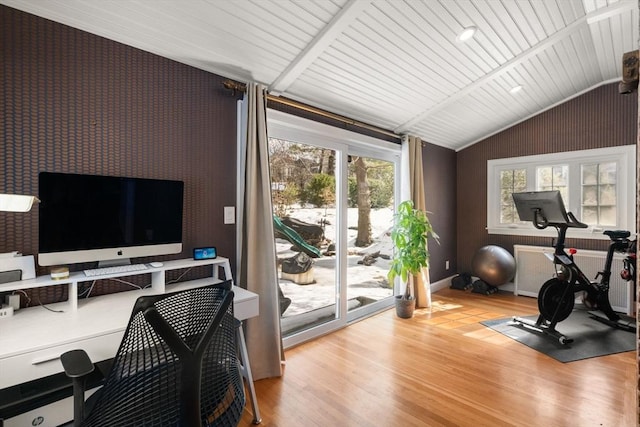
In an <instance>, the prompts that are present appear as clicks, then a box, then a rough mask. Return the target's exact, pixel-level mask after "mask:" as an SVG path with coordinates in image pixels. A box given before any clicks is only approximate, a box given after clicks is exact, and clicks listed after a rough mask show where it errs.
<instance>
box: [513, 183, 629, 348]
mask: <svg viewBox="0 0 640 427" xmlns="http://www.w3.org/2000/svg"><path fill="white" fill-rule="evenodd" d="M513 199H514V202H515V204H516V208H517V210H518V214H519V216H520V219H521V220H524V221H532V222H533V225H534V227H536V228H537V229H540V230H542V229H545V228H547V227H549V226H551V227H554V228H555V229H556V230H557V232H558V237H557V240H556V241H555V244H554V245H553V247H554V249H555V251H554V253H553V254H545V255H547V256H548V257H549V258H550V259H551V261H553V263H554V266H555V267H556V275H555V277H553V278H551V279H549V280H547V281H546V282H545V283H544V284H543V285H542V287H541V288H540V291H539V292H538V309H539V312H540V314H539V316H538V319H537V320H536V321H535V322H533V321H531V320H529V319H524V318H520V317H514V318H513V323H512V324H516V325H520V326H523V327H524V328H526V329H530V330H533V331H536V332H541V333H543V334H546V335H549V336H551V337H554V338H556V339H557V340H558V341H559V342H560V344H563V345H564V344H569V343H571V342H573V339H572V338H569V337H567V336H566V335H564V334H562V333H561V332H559V331H558V330H557V329H556V325H557V324H558V323H559V322H562V321H563V320H565V319H566V318H567V317H569V315H570V314H571V312H572V311H573V307H574V303H575V299H576V293H582V294H583V303H584V304H585V306H586V307H587V308H588V309H590V311H589V314H590V315H591V316H592V317H593V318H594V319H596V320H599V321H601V322H604V323H606V324H607V325H609V326H612V327H615V328H620V329H623V330H627V331H635V330H636V319H633V318H631V317H629V316H626V315H624V314H621V313H616V312H615V311H614V310H613V308H612V307H611V303H610V302H609V281H610V279H611V264H612V261H613V256H614V254H615V252H622V253H626V254H627V257H626V258H625V269H624V270H623V272H622V273H621V275H622V277H623V278H627V277H628V280H633V282H634V283H635V267H636V262H635V261H636V259H635V248H636V241H635V240H630V239H629V237H630V235H631V233H630V232H629V231H624V230H615V231H614V230H607V231H605V232H604V233H603V234H605V235H607V236H608V237H609V238H610V239H611V242H610V243H609V249H608V250H607V257H606V260H605V264H604V268H603V270H602V271H600V272H598V274H597V276H596V277H595V280H589V279H588V278H587V277H586V276H585V274H584V273H583V272H582V271H581V270H580V268H579V267H578V266H577V265H576V263H575V262H574V260H573V254H574V253H575V250H570V251H569V253H567V252H565V238H566V234H567V230H568V229H569V228H587V227H588V226H587V224H584V223H582V222H580V221H578V220H577V219H576V217H575V216H574V215H573V214H572V213H571V212H567V211H566V210H565V208H564V203H563V201H562V197H561V196H560V192H559V191H538V192H529V193H514V194H513ZM598 279H599V280H598Z"/></svg>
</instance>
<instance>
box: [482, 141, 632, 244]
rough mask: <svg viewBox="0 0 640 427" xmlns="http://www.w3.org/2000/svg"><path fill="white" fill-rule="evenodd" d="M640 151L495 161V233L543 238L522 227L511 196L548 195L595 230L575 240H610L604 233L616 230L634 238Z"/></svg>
mask: <svg viewBox="0 0 640 427" xmlns="http://www.w3.org/2000/svg"><path fill="white" fill-rule="evenodd" d="M635 150H636V147H635V145H628V146H622V147H611V148H601V149H595V150H583V151H571V152H565V153H553V154H544V155H538V156H527V157H514V158H508V159H496V160H489V161H488V162H487V229H488V231H489V233H491V234H514V235H540V233H541V231H540V230H537V229H535V228H534V227H533V225H532V224H531V223H528V222H522V221H520V218H519V217H518V213H517V211H516V209H515V205H514V203H513V198H512V196H511V194H513V193H516V192H522V191H545V190H558V191H560V194H561V195H562V199H563V201H564V203H565V207H566V209H567V211H571V212H573V213H574V214H575V215H576V217H577V218H578V219H579V220H581V221H582V222H584V223H586V224H587V225H589V228H588V229H572V231H571V237H581V238H591V239H606V238H607V237H606V236H603V235H602V231H603V230H604V229H611V228H619V229H625V230H630V231H632V232H634V231H635V179H636V178H635V171H636V169H635V160H636V154H635V152H636V151H635ZM545 232H546V233H548V234H549V235H553V234H554V233H555V231H554V230H544V231H542V233H545Z"/></svg>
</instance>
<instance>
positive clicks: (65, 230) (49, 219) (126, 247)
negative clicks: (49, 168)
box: [38, 172, 184, 266]
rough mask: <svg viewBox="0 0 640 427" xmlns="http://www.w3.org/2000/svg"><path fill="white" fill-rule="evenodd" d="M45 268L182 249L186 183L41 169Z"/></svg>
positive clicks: (118, 261)
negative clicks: (55, 171) (42, 170)
mask: <svg viewBox="0 0 640 427" xmlns="http://www.w3.org/2000/svg"><path fill="white" fill-rule="evenodd" d="M38 188H39V193H38V196H39V198H40V200H41V203H40V205H39V233H38V235H39V239H38V242H39V254H38V264H40V265H41V266H50V265H61V264H75V263H84V262H94V261H97V262H99V264H100V265H113V264H127V263H129V262H130V260H129V259H130V258H135V257H146V256H157V255H167V254H174V253H180V252H182V213H183V193H184V183H183V182H182V181H171V180H160V179H144V178H127V177H114V176H101V175H82V174H69V173H54V172H41V173H40V174H39V179H38Z"/></svg>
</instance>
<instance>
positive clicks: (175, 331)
mask: <svg viewBox="0 0 640 427" xmlns="http://www.w3.org/2000/svg"><path fill="white" fill-rule="evenodd" d="M61 360H62V364H63V366H64V368H65V372H66V373H67V375H68V376H70V377H71V378H72V379H73V383H74V426H109V427H116V426H162V427H165V426H188V427H193V426H237V425H238V422H239V421H240V417H241V415H242V411H243V410H244V406H245V394H244V385H243V382H242V376H241V375H240V370H239V365H238V357H237V348H236V330H235V323H234V318H233V292H232V291H231V281H227V282H224V283H221V284H216V285H211V286H205V287H201V288H195V289H189V290H186V291H179V292H173V293H168V294H163V295H151V296H142V297H139V298H138V300H137V301H136V303H135V306H134V308H133V312H132V314H131V318H130V320H129V324H128V326H127V329H126V331H125V334H124V337H123V339H122V342H121V344H120V348H119V349H118V352H117V354H116V357H115V359H114V360H113V365H112V368H111V370H110V372H109V373H108V375H107V376H106V379H105V383H104V386H103V387H102V388H101V389H99V390H98V391H97V392H96V393H95V394H94V395H93V396H91V397H90V398H89V399H88V401H87V402H86V405H85V402H84V384H83V383H84V380H83V378H84V376H85V375H86V374H88V373H90V372H91V371H93V369H94V365H93V363H91V361H90V360H89V357H88V356H87V354H86V353H85V352H84V351H83V350H72V351H70V352H67V353H65V354H63V355H62V356H61ZM85 409H86V411H85ZM85 412H86V416H85Z"/></svg>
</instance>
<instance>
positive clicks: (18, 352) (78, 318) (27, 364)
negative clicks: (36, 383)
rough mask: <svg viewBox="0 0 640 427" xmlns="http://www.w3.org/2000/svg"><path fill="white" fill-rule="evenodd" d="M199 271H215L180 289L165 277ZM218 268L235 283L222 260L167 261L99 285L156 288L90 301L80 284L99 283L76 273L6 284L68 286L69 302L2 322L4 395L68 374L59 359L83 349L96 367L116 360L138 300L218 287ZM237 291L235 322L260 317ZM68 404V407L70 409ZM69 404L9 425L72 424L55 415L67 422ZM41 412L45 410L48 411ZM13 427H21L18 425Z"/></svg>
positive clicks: (0, 385) (251, 296)
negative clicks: (143, 283)
mask: <svg viewBox="0 0 640 427" xmlns="http://www.w3.org/2000/svg"><path fill="white" fill-rule="evenodd" d="M200 265H213V266H214V268H213V274H212V277H211V278H204V279H197V280H191V281H187V282H180V283H176V284H166V283H165V271H167V270H173V269H182V268H190V267H195V266H200ZM219 268H222V269H223V270H224V272H225V277H228V278H231V269H230V267H229V261H228V259H226V258H222V257H218V258H216V259H215V260H203V261H194V260H177V261H167V262H165V263H164V265H163V266H162V267H159V268H150V269H149V270H145V271H143V272H135V273H126V274H119V275H112V276H100V277H98V279H103V278H111V277H122V276H132V275H136V274H146V273H151V280H152V287H150V288H148V289H143V290H132V291H129V292H119V293H115V294H109V295H103V296H99V297H94V298H89V299H86V300H82V299H78V298H77V285H78V282H82V281H92V280H94V279H96V278H95V277H94V278H90V279H88V278H86V277H85V276H84V274H83V273H75V274H73V275H71V277H70V278H69V279H65V280H63V281H56V282H53V283H51V281H50V279H48V278H38V279H30V280H25V281H23V282H12V283H6V284H1V285H0V292H2V291H7V290H17V289H28V288H31V287H39V286H48V285H51V284H59V285H60V286H69V290H70V298H69V301H67V302H63V303H56V304H48V305H47V307H49V308H51V309H53V310H63V311H64V312H62V313H56V312H52V311H50V310H47V309H45V308H43V307H40V306H34V307H29V308H25V309H21V310H18V311H17V312H15V313H14V315H13V316H12V317H9V318H6V319H1V320H0V389H4V388H7V387H11V386H14V385H18V384H22V383H24V382H27V381H31V380H35V379H39V378H43V377H46V376H48V375H53V374H57V373H60V372H63V370H62V364H61V363H60V361H59V357H60V355H61V354H62V353H64V352H65V351H68V350H73V349H79V348H81V349H84V350H85V351H86V352H87V354H89V357H90V358H91V360H93V361H94V362H98V361H101V360H106V359H110V358H112V357H113V356H115V354H116V351H117V349H118V346H119V345H120V341H121V340H122V337H123V335H124V330H125V328H126V326H127V323H128V321H129V317H130V316H131V310H132V308H133V304H134V303H135V301H136V299H137V298H138V297H139V296H141V295H147V294H157V293H163V292H173V291H178V290H184V289H191V288H194V287H200V286H205V285H209V284H211V283H216V282H219V281H220V279H219V278H218V269H219ZM233 291H234V314H235V317H236V318H237V319H238V320H244V319H248V318H250V317H255V316H257V315H258V306H259V304H258V295H257V294H255V293H252V292H249V291H247V290H245V289H242V288H238V287H236V286H234V287H233ZM238 332H239V334H238V339H239V343H240V350H241V352H240V357H241V362H242V371H243V374H244V376H245V378H246V379H247V381H248V383H249V384H248V385H249V388H250V392H251V398H252V405H253V410H254V416H255V420H256V421H258V420H259V411H258V407H257V402H256V401H255V392H254V390H253V381H252V378H251V370H250V367H249V361H248V357H247V353H246V346H245V343H244V336H243V335H242V329H241V328H240V329H239V331H238ZM65 400H68V402H66V403H65V402H64V401H65ZM65 400H63V401H59V402H56V403H55V404H54V405H58V407H56V408H50V407H47V408H46V412H47V414H48V415H47V416H44V415H43V413H39V412H38V410H34V411H29V412H27V413H25V414H22V415H20V416H19V417H14V418H12V419H11V420H6V421H5V426H6V427H9V426H12V425H16V426H17V425H31V423H32V421H33V420H35V419H36V418H37V417H43V420H42V423H41V424H39V425H40V427H47V426H53V427H55V426H56V425H59V424H61V423H63V422H66V421H68V420H65V419H61V418H59V417H57V416H55V414H57V415H58V416H61V417H63V418H64V417H65V414H67V415H66V418H69V417H71V414H72V413H73V412H72V410H71V406H70V402H71V399H65ZM61 405H62V406H61ZM49 406H52V405H49ZM61 408H64V410H61ZM42 409H43V410H45V408H42ZM17 418H20V420H17ZM14 421H16V422H15V423H14Z"/></svg>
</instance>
